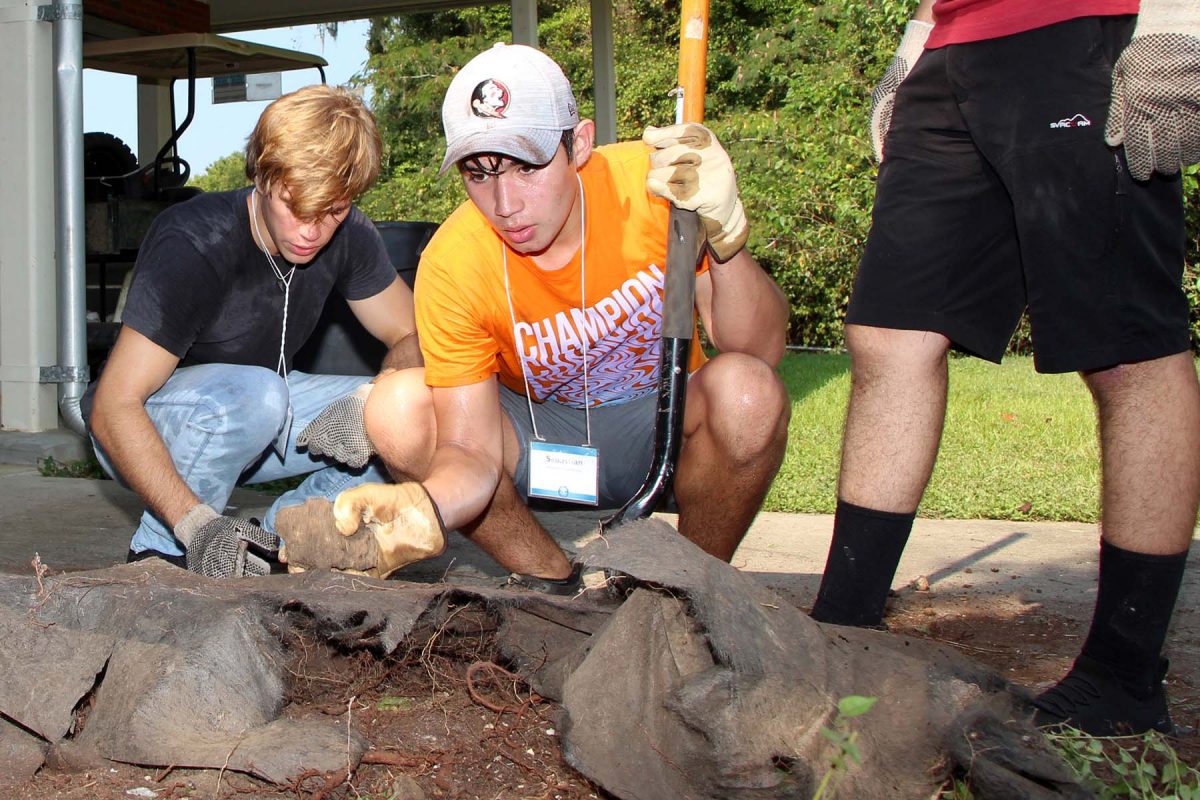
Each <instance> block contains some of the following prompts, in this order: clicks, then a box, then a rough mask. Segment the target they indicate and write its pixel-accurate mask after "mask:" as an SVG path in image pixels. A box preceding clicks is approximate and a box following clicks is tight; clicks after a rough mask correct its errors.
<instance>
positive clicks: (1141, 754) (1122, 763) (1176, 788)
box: [1046, 728, 1200, 800]
mask: <svg viewBox="0 0 1200 800" xmlns="http://www.w3.org/2000/svg"><path fill="white" fill-rule="evenodd" d="M1046 736H1047V738H1048V739H1049V740H1050V741H1051V743H1053V744H1054V746H1055V747H1056V748H1057V749H1058V752H1059V754H1060V755H1061V756H1062V758H1063V760H1064V761H1065V762H1066V763H1067V765H1068V766H1069V767H1070V768H1071V769H1072V771H1074V773H1075V775H1076V777H1077V778H1078V780H1079V782H1080V783H1081V784H1083V785H1084V786H1085V787H1087V788H1088V789H1090V790H1092V791H1093V792H1095V793H1096V797H1098V798H1100V800H1110V798H1124V797H1128V798H1135V799H1136V800H1158V798H1162V800H1167V798H1170V799H1171V800H1200V771H1198V770H1197V769H1196V768H1195V767H1194V766H1191V765H1189V764H1186V763H1184V762H1182V761H1180V760H1179V755H1178V754H1177V753H1176V752H1175V748H1173V747H1172V746H1171V744H1170V742H1168V741H1167V740H1166V739H1165V738H1164V737H1163V735H1162V734H1160V733H1157V732H1155V731H1149V732H1148V733H1145V734H1142V735H1141V736H1112V737H1096V736H1089V735H1088V734H1086V733H1084V732H1083V731H1080V730H1076V729H1074V728H1062V729H1060V730H1058V731H1055V732H1051V733H1047V734H1046Z"/></svg>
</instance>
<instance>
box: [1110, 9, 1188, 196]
mask: <svg viewBox="0 0 1200 800" xmlns="http://www.w3.org/2000/svg"><path fill="white" fill-rule="evenodd" d="M1104 140H1105V141H1106V142H1108V143H1109V144H1110V145H1111V146H1113V147H1116V146H1118V145H1122V144H1123V145H1125V160H1126V161H1127V162H1128V163H1129V174H1130V175H1132V176H1133V177H1134V178H1136V179H1137V180H1140V181H1144V180H1148V179H1149V178H1150V175H1151V173H1153V172H1161V173H1162V174H1164V175H1174V174H1175V173H1176V172H1179V170H1180V169H1181V168H1182V167H1185V166H1187V165H1188V164H1195V163H1196V162H1197V161H1200V3H1197V2H1196V0H1142V4H1141V11H1140V12H1139V13H1138V19H1137V25H1136V27H1134V29H1133V38H1132V39H1130V41H1129V44H1128V45H1127V46H1126V47H1125V49H1124V50H1122V51H1121V55H1120V57H1119V58H1118V59H1117V63H1116V66H1115V67H1114V68H1113V79H1112V102H1111V103H1110V105H1109V107H1108V123H1107V124H1106V125H1105V126H1104Z"/></svg>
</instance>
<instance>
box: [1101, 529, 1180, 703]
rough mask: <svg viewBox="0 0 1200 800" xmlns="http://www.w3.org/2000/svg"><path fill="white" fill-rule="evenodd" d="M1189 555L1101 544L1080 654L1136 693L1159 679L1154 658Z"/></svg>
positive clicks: (1141, 693)
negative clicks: (1092, 608)
mask: <svg viewBox="0 0 1200 800" xmlns="http://www.w3.org/2000/svg"><path fill="white" fill-rule="evenodd" d="M1187 556H1188V553H1187V551H1186V550H1184V551H1183V552H1182V553H1175V554H1173V555H1169V556H1159V555H1148V554H1146V553H1135V552H1133V551H1131V550H1123V549H1121V548H1120V547H1117V546H1115V545H1112V544H1109V543H1108V542H1106V541H1103V540H1101V542H1100V582H1099V587H1098V589H1097V592H1096V609H1095V611H1094V612H1093V614H1092V626H1091V628H1090V629H1089V630H1088V636H1087V639H1086V640H1085V641H1084V643H1083V650H1082V651H1081V652H1082V654H1083V655H1086V656H1089V657H1091V658H1094V659H1095V660H1096V661H1099V662H1101V663H1103V664H1104V665H1106V666H1108V667H1109V668H1110V669H1112V671H1113V672H1114V673H1116V675H1117V677H1118V678H1120V679H1121V682H1122V683H1124V684H1125V686H1126V688H1128V689H1129V690H1130V691H1131V692H1133V693H1134V694H1135V695H1137V696H1140V697H1145V696H1148V695H1149V694H1150V693H1151V692H1152V691H1153V689H1154V685H1155V684H1156V683H1157V682H1158V681H1159V679H1160V675H1159V662H1160V655H1161V652H1162V647H1163V643H1164V642H1165V641H1166V638H1167V627H1168V626H1169V625H1170V624H1171V612H1172V611H1173V610H1174V608H1175V600H1176V598H1177V597H1178V595H1179V586H1180V584H1181V583H1182V582H1183V570H1184V567H1185V565H1186V564H1187Z"/></svg>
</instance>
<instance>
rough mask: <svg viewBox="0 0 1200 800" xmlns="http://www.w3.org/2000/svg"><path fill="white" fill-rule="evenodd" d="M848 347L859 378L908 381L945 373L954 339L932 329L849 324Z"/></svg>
mask: <svg viewBox="0 0 1200 800" xmlns="http://www.w3.org/2000/svg"><path fill="white" fill-rule="evenodd" d="M846 349H847V350H848V351H849V352H850V368H851V372H852V374H853V376H854V380H855V381H884V380H888V379H898V380H904V381H908V380H911V379H912V378H913V376H921V375H938V374H941V373H944V372H945V369H946V354H947V353H948V352H949V351H950V340H949V339H947V338H946V337H945V336H943V335H941V334H940V333H933V332H931V331H909V330H899V329H895V328H872V327H868V326H865V325H847V326H846Z"/></svg>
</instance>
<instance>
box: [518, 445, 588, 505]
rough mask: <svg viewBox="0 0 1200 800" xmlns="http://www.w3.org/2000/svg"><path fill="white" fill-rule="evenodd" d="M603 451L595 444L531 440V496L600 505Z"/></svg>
mask: <svg viewBox="0 0 1200 800" xmlns="http://www.w3.org/2000/svg"><path fill="white" fill-rule="evenodd" d="M599 476H600V453H599V452H598V451H597V450H596V448H594V447H583V446H573V445H569V444H551V443H550V442H530V443H529V496H530V497H541V498H545V499H547V500H565V501H566V502H568V503H584V504H586V505H591V506H594V505H597V504H598V503H599V502H600V496H599V492H598V491H597V486H598V484H599Z"/></svg>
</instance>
